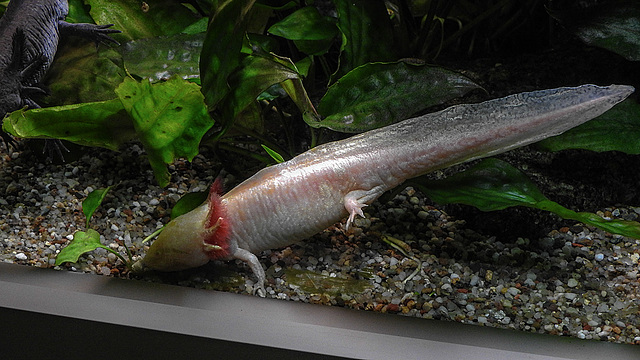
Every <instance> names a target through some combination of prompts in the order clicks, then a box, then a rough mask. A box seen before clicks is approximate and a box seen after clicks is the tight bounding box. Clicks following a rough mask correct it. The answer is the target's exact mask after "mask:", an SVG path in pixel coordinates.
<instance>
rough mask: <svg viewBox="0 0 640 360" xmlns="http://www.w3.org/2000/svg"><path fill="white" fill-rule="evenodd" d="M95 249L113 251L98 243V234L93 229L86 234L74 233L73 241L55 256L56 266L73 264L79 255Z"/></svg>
mask: <svg viewBox="0 0 640 360" xmlns="http://www.w3.org/2000/svg"><path fill="white" fill-rule="evenodd" d="M97 248H103V249H106V250H108V251H113V250H112V249H110V248H109V247H107V246H105V245H102V244H101V243H100V234H99V233H98V232H97V231H95V230H93V229H89V230H87V232H84V231H76V233H75V234H73V240H71V242H70V243H69V245H67V246H66V247H65V248H64V249H62V250H60V253H58V255H57V256H56V265H61V264H63V263H65V262H71V263H75V262H77V261H78V258H79V257H80V255H82V254H84V253H87V252H89V251H93V250H95V249H97Z"/></svg>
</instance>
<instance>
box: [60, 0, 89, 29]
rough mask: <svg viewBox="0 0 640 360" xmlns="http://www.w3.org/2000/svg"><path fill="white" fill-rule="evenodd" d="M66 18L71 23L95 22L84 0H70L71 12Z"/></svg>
mask: <svg viewBox="0 0 640 360" xmlns="http://www.w3.org/2000/svg"><path fill="white" fill-rule="evenodd" d="M64 20H65V21H67V22H70V23H89V24H91V23H93V19H92V18H91V16H90V15H89V9H88V8H87V7H85V5H84V2H83V0H69V14H68V15H67V17H66V18H65V19H64Z"/></svg>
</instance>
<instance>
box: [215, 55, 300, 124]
mask: <svg viewBox="0 0 640 360" xmlns="http://www.w3.org/2000/svg"><path fill="white" fill-rule="evenodd" d="M299 77H300V75H299V74H298V73H297V72H296V71H295V66H294V65H293V63H291V61H289V60H288V59H284V58H278V57H276V56H274V55H270V54H262V55H261V56H248V57H246V58H245V59H244V61H243V62H242V68H241V69H240V70H239V71H237V72H236V73H234V74H233V75H232V76H231V77H230V78H229V84H230V85H231V89H232V90H231V93H230V94H229V99H228V100H227V101H225V104H224V108H225V111H224V113H225V114H228V117H230V118H231V119H234V118H235V117H236V116H238V114H240V113H241V112H242V111H244V110H245V109H246V108H247V107H249V105H251V104H252V103H254V102H255V100H256V98H257V97H258V95H260V94H261V93H263V92H264V91H265V90H267V89H269V88H270V87H271V86H272V85H274V84H279V83H282V82H283V81H285V80H287V79H298V78H299Z"/></svg>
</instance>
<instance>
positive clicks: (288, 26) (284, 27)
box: [268, 6, 338, 40]
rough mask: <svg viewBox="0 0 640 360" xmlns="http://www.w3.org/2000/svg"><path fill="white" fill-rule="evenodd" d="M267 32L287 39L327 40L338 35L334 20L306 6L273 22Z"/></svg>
mask: <svg viewBox="0 0 640 360" xmlns="http://www.w3.org/2000/svg"><path fill="white" fill-rule="evenodd" d="M268 32H269V33H271V34H273V35H276V36H280V37H283V38H285V39H288V40H327V39H333V38H334V37H335V36H336V35H338V28H337V27H336V23H335V21H334V20H333V19H332V18H330V17H327V16H322V15H320V12H318V9H316V8H315V7H313V6H306V7H303V8H301V9H299V10H296V11H295V12H293V13H292V14H291V15H289V16H287V17H286V18H284V19H282V20H280V21H278V22H277V23H275V24H273V25H272V26H271V27H270V28H269V30H268Z"/></svg>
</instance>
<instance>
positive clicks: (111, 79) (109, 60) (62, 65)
mask: <svg viewBox="0 0 640 360" xmlns="http://www.w3.org/2000/svg"><path fill="white" fill-rule="evenodd" d="M138 60H140V59H138ZM125 76H126V72H125V71H124V68H123V67H122V57H121V56H120V54H118V52H117V51H116V50H114V49H112V48H106V47H100V50H99V51H96V46H95V44H93V43H88V44H85V45H83V46H80V47H71V46H67V47H66V48H65V49H60V50H59V51H58V53H57V56H56V61H55V62H54V63H53V65H52V67H51V69H49V71H48V72H47V81H46V82H47V84H48V86H49V89H50V93H51V95H50V96H47V97H46V99H45V101H46V104H48V105H65V104H78V103H88V102H96V101H104V100H110V99H114V98H115V94H114V93H113V90H114V89H115V88H116V87H117V86H118V85H120V83H121V82H122V79H123V78H124V77H125Z"/></svg>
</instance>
